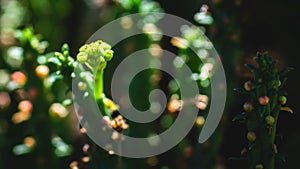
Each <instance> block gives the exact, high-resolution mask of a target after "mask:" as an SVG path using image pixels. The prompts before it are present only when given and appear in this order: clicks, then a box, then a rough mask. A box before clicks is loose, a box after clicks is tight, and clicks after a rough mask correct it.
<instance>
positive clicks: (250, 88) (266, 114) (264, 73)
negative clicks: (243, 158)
mask: <svg viewBox="0 0 300 169" xmlns="http://www.w3.org/2000/svg"><path fill="white" fill-rule="evenodd" d="M254 60H255V62H256V63H257V66H255V65H252V64H246V66H247V67H248V68H249V69H250V71H252V73H253V74H254V77H253V80H251V81H247V82H246V83H245V84H244V88H237V89H235V90H236V91H238V92H240V93H243V94H247V95H249V97H250V99H249V101H247V102H246V103H245V104H244V106H243V107H244V112H243V113H241V114H238V115H236V116H235V118H234V119H233V121H239V122H243V123H245V124H246V125H247V129H248V133H247V139H248V142H249V143H248V148H247V153H246V151H244V152H243V154H245V153H246V154H247V159H248V167H249V169H262V168H265V169H274V168H275V158H277V157H278V158H280V159H282V160H284V157H283V156H282V155H280V154H279V153H278V150H277V147H276V144H275V138H276V127H277V122H278V116H279V113H280V111H281V110H284V111H289V112H291V113H292V110H291V109H290V108H289V107H286V106H285V104H286V101H287V98H286V95H287V93H286V92H285V91H284V90H283V86H284V84H285V82H286V80H287V78H286V77H284V75H285V74H286V73H288V72H289V71H291V70H292V68H289V67H288V68H286V69H284V70H282V71H278V70H277V68H276V61H274V60H273V59H272V58H271V57H269V56H268V54H267V53H264V54H260V53H258V54H257V56H256V57H255V58H254Z"/></svg>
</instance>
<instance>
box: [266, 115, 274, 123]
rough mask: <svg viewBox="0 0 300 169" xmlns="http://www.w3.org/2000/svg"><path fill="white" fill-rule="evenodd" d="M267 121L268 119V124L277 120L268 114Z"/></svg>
mask: <svg viewBox="0 0 300 169" xmlns="http://www.w3.org/2000/svg"><path fill="white" fill-rule="evenodd" d="M265 121H266V123H267V124H268V125H273V124H274V122H275V119H274V117H273V116H270V115H269V116H267V117H266V118H265Z"/></svg>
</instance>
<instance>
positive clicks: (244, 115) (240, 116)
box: [232, 112, 247, 121]
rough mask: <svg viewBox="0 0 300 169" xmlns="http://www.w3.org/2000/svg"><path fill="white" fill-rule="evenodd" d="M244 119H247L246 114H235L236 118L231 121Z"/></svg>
mask: <svg viewBox="0 0 300 169" xmlns="http://www.w3.org/2000/svg"><path fill="white" fill-rule="evenodd" d="M246 117H247V113H245V112H243V113H241V114H237V115H236V116H234V118H233V119H232V121H239V120H245V119H246Z"/></svg>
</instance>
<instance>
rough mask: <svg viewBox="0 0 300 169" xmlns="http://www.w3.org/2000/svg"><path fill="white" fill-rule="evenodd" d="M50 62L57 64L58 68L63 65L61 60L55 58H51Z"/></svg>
mask: <svg viewBox="0 0 300 169" xmlns="http://www.w3.org/2000/svg"><path fill="white" fill-rule="evenodd" d="M48 62H49V63H53V64H55V65H57V66H61V65H62V63H61V62H60V60H59V59H58V58H54V57H52V58H49V59H48Z"/></svg>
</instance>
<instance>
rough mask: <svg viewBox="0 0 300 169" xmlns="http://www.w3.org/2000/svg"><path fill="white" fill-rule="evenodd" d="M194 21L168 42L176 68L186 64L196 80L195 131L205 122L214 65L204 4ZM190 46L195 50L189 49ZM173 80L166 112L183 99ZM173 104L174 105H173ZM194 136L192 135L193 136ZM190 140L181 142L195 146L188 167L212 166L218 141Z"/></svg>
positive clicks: (208, 23) (191, 146)
mask: <svg viewBox="0 0 300 169" xmlns="http://www.w3.org/2000/svg"><path fill="white" fill-rule="evenodd" d="M194 19H195V21H196V22H198V23H199V24H200V26H192V27H189V26H187V25H183V26H182V27H181V32H182V36H181V37H174V38H172V39H171V44H172V45H173V46H175V47H177V48H178V49H179V51H178V57H177V58H176V59H175V60H174V63H173V64H174V66H175V67H176V68H177V69H178V70H179V71H180V67H181V66H182V65H183V64H187V65H188V66H189V67H190V68H191V70H192V72H193V74H192V76H191V77H190V78H191V79H192V80H194V81H197V84H198V87H199V90H200V91H201V93H199V94H198V95H196V96H195V99H194V103H195V106H197V107H198V108H199V116H198V117H197V119H196V121H195V131H197V134H199V133H200V131H201V129H202V126H203V124H204V123H205V118H206V116H207V112H208V111H207V108H208V107H209V95H210V78H211V77H212V76H213V72H214V69H215V60H214V59H213V57H212V56H211V55H212V54H213V52H211V51H212V48H213V44H212V43H211V42H210V41H208V39H207V38H206V36H205V34H207V32H206V29H207V28H209V27H207V26H211V25H212V23H213V18H212V16H211V13H210V11H209V7H208V6H207V5H202V6H201V8H200V11H199V12H198V13H196V14H195V15H194ZM191 47H193V48H194V49H195V50H196V51H195V52H196V53H195V52H194V51H193V50H191ZM175 84H176V82H174V81H171V82H170V84H169V86H170V87H169V88H170V93H172V94H173V95H172V96H171V99H170V102H169V106H168V109H169V111H170V112H174V111H178V109H180V108H181V106H180V105H182V104H183V101H181V100H180V97H179V96H178V91H179V88H178V86H177V85H175ZM176 107H177V109H176ZM214 137H216V138H214V139H216V140H219V139H221V136H220V133H214ZM194 139H195V140H196V138H194ZM188 142H191V144H186V143H185V148H184V150H183V151H188V149H191V150H193V149H195V150H194V153H192V155H191V154H190V155H189V156H190V157H191V158H192V159H193V162H192V164H191V165H190V167H191V168H199V167H202V168H212V167H215V161H216V157H217V154H218V148H219V146H218V145H215V143H212V144H213V146H208V145H209V142H210V141H207V142H206V143H205V144H203V145H200V144H198V143H197V142H195V141H193V140H189V141H188ZM183 145H184V143H183Z"/></svg>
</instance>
